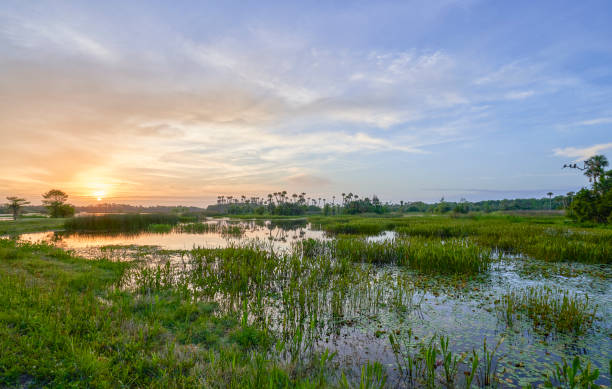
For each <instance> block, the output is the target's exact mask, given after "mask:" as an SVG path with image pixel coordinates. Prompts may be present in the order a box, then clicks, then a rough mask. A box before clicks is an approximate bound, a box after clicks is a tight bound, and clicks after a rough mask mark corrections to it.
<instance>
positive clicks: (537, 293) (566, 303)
mask: <svg viewBox="0 0 612 389" xmlns="http://www.w3.org/2000/svg"><path fill="white" fill-rule="evenodd" d="M597 308H598V307H597V305H594V304H593V303H591V302H590V301H589V297H588V295H584V296H580V295H578V294H572V293H570V292H568V291H566V290H563V289H560V288H548V287H529V288H526V289H523V290H517V291H511V292H509V293H507V294H505V295H504V296H502V298H501V300H500V301H499V302H498V304H497V309H498V312H500V313H501V318H502V319H503V320H504V321H505V322H506V323H507V324H508V325H510V326H511V325H512V324H513V323H514V322H515V321H516V320H517V316H519V315H520V314H522V315H525V316H526V317H527V318H529V319H530V320H531V322H532V324H533V326H534V328H536V329H537V330H539V331H542V332H544V333H549V332H551V331H557V332H560V333H577V334H581V333H584V332H586V331H587V330H588V329H590V328H591V327H592V325H593V321H594V320H595V318H596V314H597Z"/></svg>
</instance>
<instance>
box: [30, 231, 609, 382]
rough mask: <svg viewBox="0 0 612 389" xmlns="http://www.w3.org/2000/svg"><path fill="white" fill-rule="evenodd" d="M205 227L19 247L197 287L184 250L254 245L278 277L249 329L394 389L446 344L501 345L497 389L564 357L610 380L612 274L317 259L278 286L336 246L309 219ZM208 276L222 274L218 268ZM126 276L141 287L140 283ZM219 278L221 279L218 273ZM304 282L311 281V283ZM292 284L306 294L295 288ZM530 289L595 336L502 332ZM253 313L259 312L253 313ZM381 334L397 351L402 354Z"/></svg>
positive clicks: (513, 328) (549, 267)
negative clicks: (368, 370)
mask: <svg viewBox="0 0 612 389" xmlns="http://www.w3.org/2000/svg"><path fill="white" fill-rule="evenodd" d="M206 223H207V224H210V225H211V226H213V227H210V228H207V230H206V231H204V232H184V231H183V232H182V231H181V229H180V228H179V227H180V225H179V226H178V227H174V228H173V229H172V230H171V231H169V232H159V233H158V232H140V233H133V234H109V233H96V234H85V233H66V232H41V233H31V234H23V235H21V236H20V239H21V240H26V241H30V242H39V241H47V242H51V243H53V244H55V245H58V246H60V247H62V248H66V249H71V250H74V251H75V252H76V253H77V254H78V255H81V256H84V257H88V258H99V257H106V258H110V259H115V260H132V259H135V258H136V259H140V260H142V262H143V263H145V264H149V265H151V266H154V265H160V266H163V265H165V263H169V265H168V266H171V267H172V273H173V274H174V275H179V276H180V277H182V279H183V280H188V281H187V282H189V283H190V284H191V285H192V287H194V288H195V287H196V286H194V285H198V282H200V283H202V282H204V281H205V280H204V279H203V278H201V277H200V278H196V277H194V276H193V275H192V274H193V273H194V272H195V271H196V270H197V271H200V272H202V259H201V258H202V256H206V254H201V255H200V254H197V255H196V254H193V253H192V252H191V251H190V250H192V249H195V248H197V247H200V248H207V249H214V248H226V247H238V246H245V245H247V246H248V245H249V244H250V245H253V246H258V247H263V248H264V250H268V251H270V250H271V251H274V252H276V254H274V255H277V256H278V257H279V258H280V259H279V263H278V266H277V268H276V269H275V270H274V271H275V272H276V273H274V274H276V276H275V277H276V278H274V279H272V278H270V279H269V280H268V281H269V283H268V284H266V285H268V286H269V289H270V290H269V291H266V292H265V293H263V296H262V295H260V294H259V293H257V297H253V296H254V295H249V297H247V299H249V301H248V303H249V307H250V306H251V304H252V305H253V307H254V308H251V309H250V312H249V317H250V319H251V320H256V319H257V316H258V315H262V316H265V317H266V319H264V320H266V322H267V323H268V326H269V327H270V329H272V330H273V331H275V332H276V333H278V334H282V335H280V336H281V337H282V338H286V339H289V340H291V339H294V338H295V336H296V335H295V330H296V328H301V329H302V331H304V336H303V339H302V336H300V344H298V345H297V346H296V347H297V349H298V351H297V354H299V358H306V357H307V356H308V355H314V353H316V352H321V351H322V350H324V349H326V348H327V349H329V350H330V352H336V353H337V354H336V356H335V357H334V361H335V362H334V363H337V364H338V367H339V368H340V369H342V370H344V371H346V372H347V375H349V376H353V377H359V374H360V369H361V366H363V365H364V364H365V363H366V362H367V361H379V362H380V363H382V364H383V365H384V366H385V367H386V371H387V374H388V381H387V384H388V385H390V386H407V385H408V383H407V382H408V381H407V380H406V377H405V376H404V373H403V371H404V370H403V368H402V366H401V362H400V360H401V357H402V355H403V354H410V353H411V350H412V352H416V350H417V349H418V347H420V346H421V345H422V344H424V345H427V344H428V342H429V341H430V340H431V339H432V337H434V336H435V337H438V338H439V337H440V336H444V337H448V339H449V340H450V345H451V349H452V351H453V352H454V353H456V354H458V355H460V354H464V355H468V354H470V353H471V352H472V350H476V351H477V352H480V353H482V352H483V342H484V341H485V339H486V342H487V345H488V347H489V348H488V349H489V350H491V349H493V348H494V347H495V345H496V344H497V343H498V342H499V341H500V340H502V342H501V344H500V346H499V349H498V350H497V351H496V352H495V354H494V356H493V363H492V364H493V366H494V368H496V371H497V376H498V379H499V384H500V386H506V387H515V386H519V385H520V386H523V385H528V384H535V385H539V384H542V383H543V382H544V380H545V377H544V374H545V373H549V372H551V371H552V370H553V369H554V364H555V363H560V362H561V360H562V358H564V359H566V360H567V361H568V362H570V361H571V359H572V358H573V357H574V356H581V357H583V358H585V359H586V360H589V361H591V362H592V363H593V367H595V368H598V369H599V371H600V377H599V379H598V380H597V381H596V382H597V383H599V384H609V382H610V377H609V376H610V372H609V371H608V364H609V361H610V359H611V358H612V320H611V318H612V282H611V280H612V270H611V267H610V265H587V264H581V263H565V262H544V261H539V260H535V259H531V258H528V257H527V256H523V255H512V256H510V255H501V254H499V255H497V254H495V253H494V254H493V257H494V260H493V261H492V263H491V265H490V268H489V270H488V271H487V272H486V273H485V274H480V275H476V276H462V277H457V276H448V275H431V274H430V275H426V274H422V273H419V272H417V271H414V270H411V269H408V268H406V267H402V266H398V265H392V264H380V265H378V264H366V263H353V264H352V265H351V266H352V267H353V269H350V270H349V273H346V270H342V271H343V272H345V273H342V274H343V275H337V274H336V273H334V271H336V270H329V269H327V268H325V269H326V270H321V269H323V268H324V266H326V265H323V264H320V263H317V264H315V262H314V261H313V262H312V263H311V264H310V265H308V266H305V268H308V271H304V270H301V271H302V273H300V274H301V276H299V277H296V279H295V280H293V281H292V282H293V283H292V284H291V286H290V287H289V286H288V285H290V284H289V282H288V281H287V280H286V279H285V278H284V277H286V278H291V276H290V275H283V274H282V273H283V272H285V271H286V272H287V274H289V273H291V274H292V272H294V271H295V270H287V268H290V267H291V266H293V265H292V264H294V262H292V260H290V259H287V257H286V256H289V255H290V254H283V253H290V252H292V250H293V251H294V252H295V248H296V247H298V246H299V244H300V243H299V242H301V241H302V240H304V239H315V240H318V241H323V242H329V241H331V240H333V239H334V237H333V236H329V235H326V234H325V232H324V231H321V230H319V229H318V228H316V226H312V225H311V224H309V223H307V222H306V220H281V221H270V220H266V221H263V220H258V221H233V220H229V219H223V220H210V221H207V222H206ZM365 239H367V240H369V241H378V242H384V241H393V240H394V239H396V236H395V233H394V232H392V231H385V232H384V233H382V234H379V235H375V236H370V237H367V238H365ZM195 251H197V250H194V252H195ZM330 261H334V259H333V258H330ZM216 266H218V264H217V265H216ZM160 268H161V267H160ZM315 268H316V269H315ZM211 269H212V267H211ZM215 269H217V271H219V270H218V267H215ZM315 270H316V271H315ZM204 272H206V271H204ZM339 272H340V271H338V274H339ZM271 273H272V271H271ZM185 274H189V275H188V276H186V275H185ZM279 274H281V275H279ZM325 274H327V275H325ZM329 274H331V275H329ZM133 277H136V278H137V277H138V274H133ZM198 277H199V276H198ZM217 277H219V278H223V276H222V275H221V276H220V275H219V274H217ZM300 277H301V278H300ZM308 277H310V278H313V277H314V278H317V277H319V279H317V280H314V281H313V280H309V281H308V282H307V281H305V279H306V278H308ZM281 278H282V281H279V279H281ZM295 283H297V284H299V285H302V286H303V287H304V288H307V289H309V290H306V291H304V290H298V289H299V288H298V287H296V286H295V285H294V284H295ZM126 284H129V283H126ZM313 285H316V288H314V287H313ZM258 286H261V285H258ZM200 287H201V285H200ZM288 288H290V290H291V291H292V292H291V293H294V292H295V296H298V297H299V298H298V300H299V299H303V300H304V301H306V303H301V305H300V304H298V303H296V302H291V303H288V302H287V301H288V297H287V293H288V292H287V290H288ZM291 288H292V289H291ZM528 288H542V289H545V290H559V288H560V289H562V290H563V291H564V292H566V293H568V294H569V295H572V296H577V297H579V298H581V299H586V298H587V297H586V296H588V303H589V304H590V306H592V307H595V306H596V311H595V315H594V320H593V323H592V326H590V327H589V328H588V329H587V330H586V331H584V332H583V333H580V335H577V334H573V333H560V332H556V331H554V330H539V329H538V328H536V327H535V326H534V325H533V322H532V321H531V320H529V318H527V317H526V316H527V315H522V316H521V315H518V316H517V318H516V320H514V322H513V323H512V324H511V325H510V324H509V323H508V322H507V321H506V320H503V318H502V316H503V314H502V313H500V309H499V302H500V301H501V300H503V298H504V296H506V295H508V293H509V292H511V291H515V290H525V289H528ZM311 289H315V290H311ZM268 292H269V293H268ZM213 298H214V299H215V300H217V301H218V302H219V303H220V305H221V306H223V305H224V304H225V305H228V306H229V305H232V304H234V305H235V306H237V307H238V309H240V306H241V305H242V303H243V302H241V301H237V300H235V299H238V300H239V298H237V297H236V296H235V295H234V294H232V293H230V292H227V293H223V290H222V289H218V290H216V291H215V293H214V294H213ZM254 300H257V301H254ZM291 301H293V300H291ZM258 306H259V307H261V309H260V310H259V311H258V309H257V307H258ZM234 308H235V307H234ZM296 312H297V313H296ZM389 335H392V336H393V337H394V338H395V339H396V342H399V343H400V344H402V347H401V350H400V351H399V354H398V350H397V349H395V350H394V347H393V346H392V344H391V342H390V338H389ZM438 338H436V339H438ZM436 341H437V340H436ZM398 356H399V357H400V359H398ZM287 358H289V357H287ZM468 370H469V366H468V363H467V359H466V360H464V362H461V363H460V368H459V374H458V376H459V379H460V380H462V379H463V378H462V377H463V376H464V374H465V373H466V372H467V371H468Z"/></svg>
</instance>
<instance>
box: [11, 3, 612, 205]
mask: <svg viewBox="0 0 612 389" xmlns="http://www.w3.org/2000/svg"><path fill="white" fill-rule="evenodd" d="M610 20H612V2H610V1H608V0H604V1H588V0H586V1H579V2H578V1H560V0H555V1H535V2H534V1H511V2H510V1H477V0H473V1H472V0H466V1H458V0H457V1H455V0H440V1H434V0H428V1H363V2H359V1H353V2H343V1H312V2H310V1H301V2H287V1H278V2H274V1H235V2H234V1H221V2H219V1H211V2H207V1H193V2H191V1H173V2H167V1H129V2H126V1H104V2H82V1H73V2H70V1H35V2H33V1H20V0H16V1H12V0H4V1H2V3H1V4H0V196H1V198H4V197H5V196H11V195H16V196H22V197H25V198H27V199H28V200H30V201H32V202H33V203H40V201H41V194H42V193H44V192H45V191H47V190H49V189H52V188H58V189H62V190H64V191H66V192H67V193H68V194H69V196H70V198H69V201H70V202H72V203H74V204H77V205H84V204H93V203H96V202H98V201H102V202H106V201H108V202H115V203H129V204H143V205H153V204H162V205H171V204H183V205H199V206H202V205H206V204H210V203H214V202H215V201H216V198H217V195H234V196H236V195H242V194H244V195H247V196H249V197H250V196H265V195H266V194H267V193H270V192H275V191H280V190H287V191H288V192H289V193H301V192H306V193H307V194H308V196H310V197H323V198H331V196H332V195H336V196H337V197H339V194H340V193H341V192H346V193H348V192H352V193H358V194H360V195H362V196H371V195H372V194H376V195H378V196H379V197H380V198H381V200H382V201H400V200H403V201H427V202H433V201H437V200H439V199H440V198H441V197H444V198H445V199H447V200H458V199H460V198H466V199H467V200H470V201H477V200H483V199H502V198H525V197H538V198H539V197H545V196H546V193H547V192H549V191H550V192H553V193H555V194H565V193H566V192H568V191H576V190H577V189H579V188H580V187H582V186H585V185H587V184H588V181H587V180H586V179H585V177H584V176H581V175H580V172H578V171H570V170H567V169H566V170H563V169H562V166H563V164H564V163H567V162H571V161H581V160H584V159H586V158H588V157H589V156H591V155H593V154H606V155H607V156H608V158H609V159H612V23H610ZM98 199H100V200H98Z"/></svg>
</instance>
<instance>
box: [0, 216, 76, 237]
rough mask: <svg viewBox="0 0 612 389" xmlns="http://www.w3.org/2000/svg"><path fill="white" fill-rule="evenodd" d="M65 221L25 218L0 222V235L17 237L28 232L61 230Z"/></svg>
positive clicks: (59, 219)
mask: <svg viewBox="0 0 612 389" xmlns="http://www.w3.org/2000/svg"><path fill="white" fill-rule="evenodd" d="M66 220H67V219H61V218H58V219H54V218H26V219H21V218H20V219H17V220H16V221H13V220H0V235H18V234H25V233H28V232H38V231H48V230H59V229H63V227H64V223H65V221H66Z"/></svg>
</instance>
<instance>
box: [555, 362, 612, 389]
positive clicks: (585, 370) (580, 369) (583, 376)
mask: <svg viewBox="0 0 612 389" xmlns="http://www.w3.org/2000/svg"><path fill="white" fill-rule="evenodd" d="M610 363H611V365H612V360H611V361H610ZM591 369H592V366H591V362H587V363H586V365H584V366H583V365H582V361H581V360H580V358H578V357H577V356H576V357H574V360H573V361H572V364H571V365H568V364H567V361H566V360H565V359H563V365H559V364H558V363H555V369H554V370H553V372H552V374H549V375H548V381H546V382H545V383H544V386H545V387H547V388H567V389H574V388H589V389H590V388H593V389H595V388H599V387H600V386H599V385H596V384H595V381H596V380H597V378H598V377H599V370H598V369H593V370H591ZM610 370H612V369H610Z"/></svg>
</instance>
